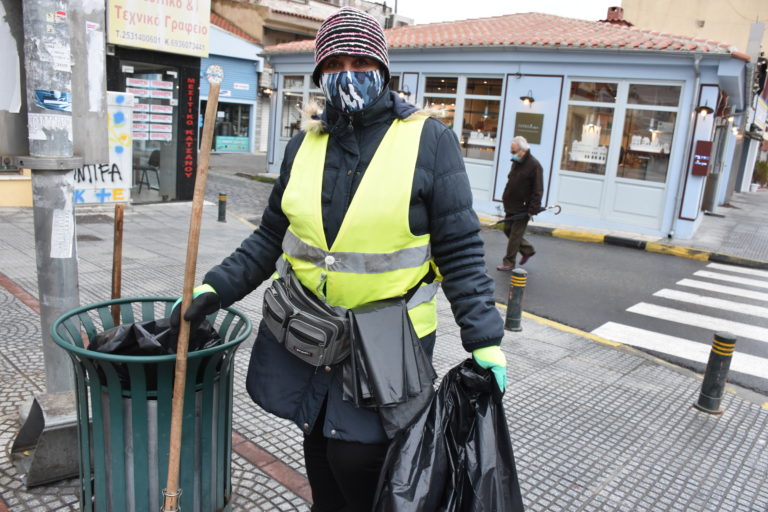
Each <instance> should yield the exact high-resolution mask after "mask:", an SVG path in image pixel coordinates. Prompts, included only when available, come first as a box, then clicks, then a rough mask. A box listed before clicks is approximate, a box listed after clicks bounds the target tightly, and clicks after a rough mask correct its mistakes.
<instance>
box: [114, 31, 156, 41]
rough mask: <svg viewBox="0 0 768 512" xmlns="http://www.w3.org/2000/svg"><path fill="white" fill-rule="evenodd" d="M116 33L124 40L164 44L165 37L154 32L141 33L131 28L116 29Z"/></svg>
mask: <svg viewBox="0 0 768 512" xmlns="http://www.w3.org/2000/svg"><path fill="white" fill-rule="evenodd" d="M115 35H116V36H117V37H118V39H122V40H123V41H142V42H144V43H153V44H162V43H163V39H162V37H160V36H154V35H152V34H139V33H137V32H132V31H130V30H115Z"/></svg>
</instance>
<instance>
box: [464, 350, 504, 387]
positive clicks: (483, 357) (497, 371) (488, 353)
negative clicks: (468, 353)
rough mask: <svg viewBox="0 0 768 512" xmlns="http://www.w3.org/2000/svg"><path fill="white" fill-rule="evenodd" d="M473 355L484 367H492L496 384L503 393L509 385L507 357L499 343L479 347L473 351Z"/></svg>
mask: <svg viewBox="0 0 768 512" xmlns="http://www.w3.org/2000/svg"><path fill="white" fill-rule="evenodd" d="M472 357H474V358H475V361H476V362H477V364H479V365H480V366H481V367H482V368H485V369H486V370H487V369H489V368H490V369H491V371H492V372H493V376H494V377H496V384H498V386H499V390H500V391H501V392H502V393H503V392H504V389H505V388H506V387H507V358H506V357H504V352H502V351H501V348H499V346H498V345H494V346H491V347H483V348H478V349H477V350H473V351H472Z"/></svg>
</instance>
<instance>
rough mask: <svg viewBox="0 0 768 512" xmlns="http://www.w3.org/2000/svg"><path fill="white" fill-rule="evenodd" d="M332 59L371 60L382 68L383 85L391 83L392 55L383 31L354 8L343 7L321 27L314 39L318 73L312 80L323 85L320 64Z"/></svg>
mask: <svg viewBox="0 0 768 512" xmlns="http://www.w3.org/2000/svg"><path fill="white" fill-rule="evenodd" d="M332 55H351V56H363V57H370V58H372V59H375V60H377V61H378V62H380V63H381V64H382V65H383V71H382V74H383V77H384V83H388V82H389V55H388V53H387V40H386V39H385V38H384V31H383V30H382V28H381V25H379V22H378V21H376V18H374V17H373V16H371V15H370V14H368V13H367V12H363V11H361V10H359V9H355V8H354V7H342V8H341V9H339V10H338V11H336V12H335V13H333V14H332V15H330V16H329V17H328V18H326V20H325V21H324V22H323V24H322V25H320V30H318V31H317V36H315V71H314V72H313V73H312V80H313V81H314V82H315V85H320V75H321V74H322V73H321V71H320V63H322V62H323V60H325V59H327V58H328V57H330V56H332Z"/></svg>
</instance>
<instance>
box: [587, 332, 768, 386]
mask: <svg viewBox="0 0 768 512" xmlns="http://www.w3.org/2000/svg"><path fill="white" fill-rule="evenodd" d="M592 333H593V334H596V335H597V336H600V337H601V338H605V339H608V340H611V341H618V342H619V343H624V344H625V345H631V346H633V347H638V348H644V349H646V350H653V351H654V352H662V353H665V354H669V355H671V356H675V357H679V358H681V359H688V360H690V361H696V362H699V363H706V362H707V361H708V360H709V351H710V347H709V346H707V345H705V344H704V343H699V342H696V341H691V340H686V339H684V338H678V337H675V336H669V335H666V334H662V333H659V332H655V331H648V330H646V329H639V328H637V327H631V326H629V325H622V324H617V323H614V322H607V323H605V324H603V325H601V326H600V327H598V328H597V329H595V330H594V331H592ZM736 348H737V350H736V352H735V353H734V354H733V360H732V361H731V370H733V371H734V372H740V373H746V374H747V375H754V376H755V377H761V378H763V379H768V360H767V359H764V358H762V357H756V356H751V355H749V354H741V353H739V351H738V343H737V344H736Z"/></svg>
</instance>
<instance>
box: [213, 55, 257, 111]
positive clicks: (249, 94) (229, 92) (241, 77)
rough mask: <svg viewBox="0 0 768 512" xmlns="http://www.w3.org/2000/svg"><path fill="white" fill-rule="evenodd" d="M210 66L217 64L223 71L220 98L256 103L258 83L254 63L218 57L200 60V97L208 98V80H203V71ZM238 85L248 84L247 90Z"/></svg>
mask: <svg viewBox="0 0 768 512" xmlns="http://www.w3.org/2000/svg"><path fill="white" fill-rule="evenodd" d="M211 64H218V65H219V66H221V67H222V68H223V69H224V81H223V82H221V92H220V98H222V99H223V98H232V99H237V100H250V101H256V96H257V93H258V86H259V83H258V74H257V73H256V66H255V65H254V64H255V62H254V61H250V60H243V59H233V58H232V57H222V56H219V55H211V56H210V57H208V58H205V59H200V73H201V77H200V96H202V97H206V96H208V80H207V79H206V78H205V70H206V69H208V66H210V65H211ZM235 84H238V87H240V88H239V89H238V88H236V87H235ZM240 84H248V90H243V89H242V87H243V86H242V85H240Z"/></svg>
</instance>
